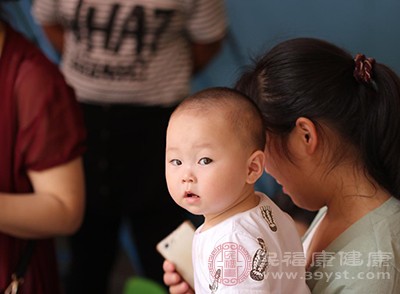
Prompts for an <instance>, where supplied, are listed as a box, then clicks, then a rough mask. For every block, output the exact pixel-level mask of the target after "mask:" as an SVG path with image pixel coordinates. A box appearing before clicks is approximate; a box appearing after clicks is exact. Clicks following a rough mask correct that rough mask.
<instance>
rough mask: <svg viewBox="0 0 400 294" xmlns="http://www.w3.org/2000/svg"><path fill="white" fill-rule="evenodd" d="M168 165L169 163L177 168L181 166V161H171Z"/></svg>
mask: <svg viewBox="0 0 400 294" xmlns="http://www.w3.org/2000/svg"><path fill="white" fill-rule="evenodd" d="M169 163H171V164H172V165H174V166H178V165H181V164H182V161H180V160H179V159H172V160H170V161H169Z"/></svg>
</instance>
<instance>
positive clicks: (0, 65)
mask: <svg viewBox="0 0 400 294" xmlns="http://www.w3.org/2000/svg"><path fill="white" fill-rule="evenodd" d="M5 34H6V35H5V40H4V46H3V51H2V54H1V56H0V192H10V193H27V192H32V186H31V184H30V181H29V178H28V176H27V170H37V171H39V170H44V169H47V168H51V167H54V166H56V165H59V164H62V163H66V162H68V161H70V160H72V159H74V158H76V157H78V156H80V155H82V153H83V152H84V139H85V130H84V126H83V119H82V114H81V112H80V108H79V105H78V103H77V102H76V98H75V94H74V92H73V90H72V88H70V87H69V86H67V84H66V83H65V81H64V78H63V76H62V74H61V73H60V72H59V70H58V67H57V66H56V65H54V64H53V63H51V62H50V61H49V60H48V59H47V58H46V57H45V56H44V55H43V54H42V52H41V51H40V50H39V49H38V48H37V47H36V46H35V45H33V44H32V43H31V42H29V41H27V40H26V39H25V38H24V37H23V36H22V35H20V34H19V33H17V32H16V31H14V30H13V29H12V28H10V27H9V26H7V25H6V28H5ZM0 197H1V196H0ZM0 213H1V207H0ZM27 213H29V211H27ZM25 245H26V240H21V239H18V238H14V237H12V236H9V235H5V234H3V233H1V232H0V292H1V291H2V290H4V289H5V288H6V287H7V285H8V284H9V282H10V277H11V274H12V271H13V270H14V269H15V267H16V264H17V262H18V259H19V257H20V256H21V254H22V251H23V249H24V248H25ZM18 293H20V294H39V293H40V294H57V293H60V287H59V277H58V271H57V263H56V258H55V250H54V244H53V240H52V239H45V240H38V241H37V244H36V247H35V251H34V255H33V256H32V259H31V262H30V264H29V267H28V270H27V273H26V275H25V282H24V284H23V285H22V287H21V289H20V291H19V292H18Z"/></svg>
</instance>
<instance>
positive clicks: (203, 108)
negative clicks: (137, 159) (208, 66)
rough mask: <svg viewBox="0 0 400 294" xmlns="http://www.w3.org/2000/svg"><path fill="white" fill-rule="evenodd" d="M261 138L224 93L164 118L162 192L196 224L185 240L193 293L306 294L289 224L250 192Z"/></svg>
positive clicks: (255, 121)
mask: <svg viewBox="0 0 400 294" xmlns="http://www.w3.org/2000/svg"><path fill="white" fill-rule="evenodd" d="M265 136H266V135H265V130H264V125H263V119H262V115H261V113H260V111H259V110H258V108H257V107H256V106H255V104H254V103H253V102H252V101H251V100H250V99H249V98H248V97H246V96H245V95H243V94H241V93H240V92H237V91H235V90H232V89H229V88H223V87H216V88H210V89H206V90H203V91H200V92H198V93H196V94H194V95H192V96H190V97H188V98H187V99H185V100H184V101H183V102H182V103H181V104H180V105H179V106H178V107H177V109H176V110H175V111H174V113H173V114H172V116H171V118H170V121H169V125H168V129H167V142H166V143H167V144H166V180H167V184H168V189H169V192H170V194H171V196H172V198H173V199H174V201H175V202H176V203H177V204H178V205H180V206H181V207H183V208H184V209H186V210H187V211H189V212H190V213H193V214H196V215H203V216H204V223H203V224H202V225H200V226H199V227H198V229H197V230H196V233H195V237H194V240H193V251H192V261H193V267H194V276H195V277H194V280H195V289H194V290H195V292H196V293H309V290H308V287H307V286H306V281H305V259H304V255H303V249H302V245H301V241H300V237H299V235H298V233H297V231H296V227H295V225H294V222H293V221H292V219H291V218H290V217H289V216H288V215H287V214H286V213H284V212H283V211H281V210H280V209H279V208H278V207H277V206H276V205H275V204H274V202H273V201H271V200H270V199H269V198H268V197H267V196H266V195H264V194H262V193H260V192H256V191H255V190H254V183H255V182H256V181H257V180H258V179H259V177H260V176H261V175H262V173H263V170H264V160H265V157H264V147H265V142H266V138H265Z"/></svg>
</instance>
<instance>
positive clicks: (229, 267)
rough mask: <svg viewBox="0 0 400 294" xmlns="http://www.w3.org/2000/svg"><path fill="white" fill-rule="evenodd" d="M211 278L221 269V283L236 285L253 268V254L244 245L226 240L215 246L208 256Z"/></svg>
mask: <svg viewBox="0 0 400 294" xmlns="http://www.w3.org/2000/svg"><path fill="white" fill-rule="evenodd" d="M208 269H209V271H210V275H211V278H213V277H215V273H216V272H217V270H221V274H220V278H219V281H218V282H219V283H220V284H223V285H225V286H234V285H237V284H240V283H242V282H243V281H244V280H245V279H246V278H247V277H248V276H249V273H250V270H251V256H250V254H249V253H248V252H247V250H246V248H244V247H243V246H242V245H239V244H236V243H233V242H226V243H223V244H221V245H219V246H217V247H215V248H214V250H213V251H212V252H211V254H210V257H209V258H208Z"/></svg>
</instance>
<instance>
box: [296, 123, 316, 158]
mask: <svg viewBox="0 0 400 294" xmlns="http://www.w3.org/2000/svg"><path fill="white" fill-rule="evenodd" d="M295 130H296V131H295V134H296V138H297V139H298V140H296V142H297V144H299V145H298V147H300V148H301V150H304V151H305V152H306V153H307V154H308V155H311V154H313V153H314V152H315V150H316V148H317V145H318V133H317V128H316V126H315V124H314V123H313V122H312V121H311V120H310V119H308V118H305V117H299V118H298V119H297V120H296V127H295Z"/></svg>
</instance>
